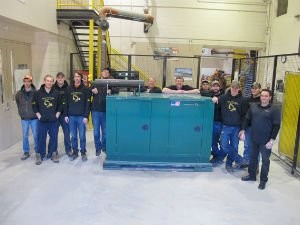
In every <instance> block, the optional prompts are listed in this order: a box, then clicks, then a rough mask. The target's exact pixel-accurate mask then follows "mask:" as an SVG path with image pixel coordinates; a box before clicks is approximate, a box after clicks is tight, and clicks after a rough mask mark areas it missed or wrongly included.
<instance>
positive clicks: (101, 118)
mask: <svg viewBox="0 0 300 225" xmlns="http://www.w3.org/2000/svg"><path fill="white" fill-rule="evenodd" d="M92 121H93V127H94V143H95V148H96V151H99V150H101V149H106V113H105V112H97V111H92ZM100 130H101V138H100Z"/></svg>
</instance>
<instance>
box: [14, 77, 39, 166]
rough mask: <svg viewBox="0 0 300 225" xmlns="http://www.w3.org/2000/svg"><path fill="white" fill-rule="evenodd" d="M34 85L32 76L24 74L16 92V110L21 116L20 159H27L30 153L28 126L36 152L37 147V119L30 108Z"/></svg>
mask: <svg viewBox="0 0 300 225" xmlns="http://www.w3.org/2000/svg"><path fill="white" fill-rule="evenodd" d="M35 91H36V90H35V86H34V85H33V83H32V76H31V75H29V74H26V75H25V76H24V78H23V86H22V87H21V90H19V91H18V92H17V94H16V103H17V106H18V112H19V115H20V117H21V124H22V134H23V152H24V154H23V156H22V158H21V160H25V159H27V158H28V157H29V156H30V154H29V150H30V146H29V140H28V135H29V128H30V127H31V132H32V136H33V141H34V150H35V152H37V149H38V138H37V127H38V119H37V117H36V115H35V113H34V112H33V110H32V99H33V95H34V92H35Z"/></svg>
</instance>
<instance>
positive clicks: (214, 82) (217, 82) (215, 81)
mask: <svg viewBox="0 0 300 225" xmlns="http://www.w3.org/2000/svg"><path fill="white" fill-rule="evenodd" d="M215 84H217V85H219V86H220V82H219V81H217V80H214V81H213V82H211V86H214V85H215Z"/></svg>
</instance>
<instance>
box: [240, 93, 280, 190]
mask: <svg viewBox="0 0 300 225" xmlns="http://www.w3.org/2000/svg"><path fill="white" fill-rule="evenodd" d="M271 96H272V92H271V91H270V90H268V89H263V90H262V91H261V94H260V104H252V105H251V107H250V109H249V111H248V112H247V115H246V119H245V121H244V123H243V130H242V131H241V134H240V137H241V139H244V138H245V132H244V131H245V128H247V126H248V125H249V122H251V133H250V135H251V143H252V144H251V147H252V149H251V151H250V164H249V167H248V172H249V175H247V176H244V177H242V181H255V180H256V169H257V165H258V154H259V153H261V157H262V165H261V172H260V184H259V186H258V188H259V189H261V190H263V189H265V186H266V183H267V181H268V174H269V168H270V155H271V152H272V147H273V144H274V141H275V139H276V136H277V134H278V131H279V128H280V111H279V110H278V109H277V108H276V107H274V106H273V105H271V104H270V101H271Z"/></svg>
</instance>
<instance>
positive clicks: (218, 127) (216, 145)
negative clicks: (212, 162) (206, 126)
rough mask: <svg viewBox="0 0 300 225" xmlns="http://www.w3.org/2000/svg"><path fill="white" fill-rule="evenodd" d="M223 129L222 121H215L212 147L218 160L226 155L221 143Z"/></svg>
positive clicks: (213, 153)
mask: <svg viewBox="0 0 300 225" xmlns="http://www.w3.org/2000/svg"><path fill="white" fill-rule="evenodd" d="M221 131H222V123H221V122H220V121H214V124H213V134H212V143H211V149H212V155H213V157H214V158H216V159H217V160H223V159H224V158H225V156H226V154H225V152H224V151H223V150H222V147H221V143H220V136H221Z"/></svg>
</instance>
